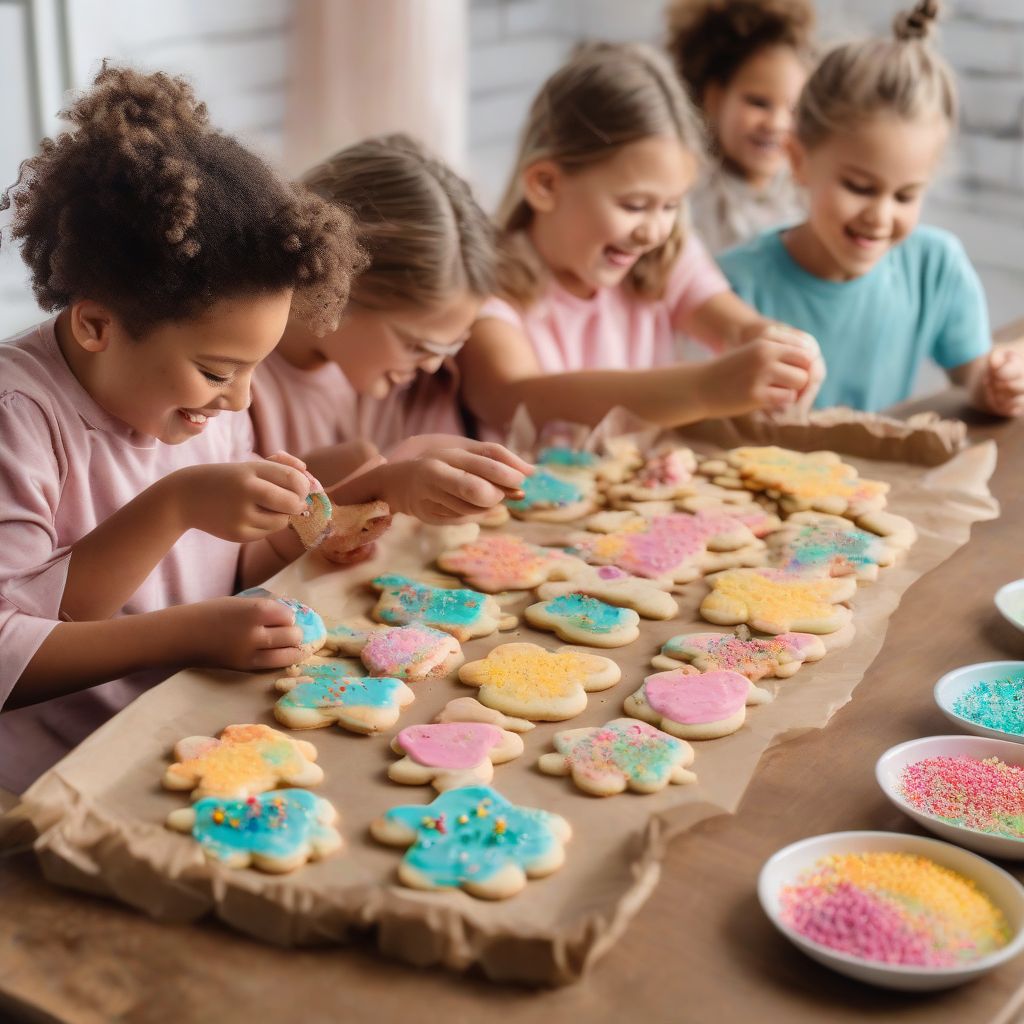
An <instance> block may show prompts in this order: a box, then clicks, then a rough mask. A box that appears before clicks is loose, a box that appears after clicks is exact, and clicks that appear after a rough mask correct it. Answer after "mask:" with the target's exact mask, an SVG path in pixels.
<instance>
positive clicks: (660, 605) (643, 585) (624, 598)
mask: <svg viewBox="0 0 1024 1024" xmlns="http://www.w3.org/2000/svg"><path fill="white" fill-rule="evenodd" d="M577 564H578V565H579V568H578V569H576V568H573V569H571V570H569V575H568V578H567V579H559V580H554V581H551V582H548V583H542V584H541V585H540V586H539V587H538V588H537V594H538V596H539V597H540V598H541V599H542V600H544V601H550V600H551V598H553V597H561V596H562V595H563V594H587V595H588V596H590V597H596V598H599V599H600V600H602V601H606V602H607V603H608V604H615V605H619V606H621V607H623V608H632V609H633V611H635V612H638V613H639V614H640V615H642V616H643V617H644V618H645V619H671V618H673V617H674V616H675V615H677V614H678V613H679V605H678V604H676V601H675V598H673V597H672V595H671V594H669V593H668V592H667V591H666V590H665V589H664V588H663V587H661V586H658V585H657V584H656V583H654V582H652V581H651V580H643V579H640V577H638V576H631V575H630V574H629V573H628V572H624V571H623V570H622V569H620V568H619V567H618V566H615V565H596V566H595V565H586V564H583V563H577Z"/></svg>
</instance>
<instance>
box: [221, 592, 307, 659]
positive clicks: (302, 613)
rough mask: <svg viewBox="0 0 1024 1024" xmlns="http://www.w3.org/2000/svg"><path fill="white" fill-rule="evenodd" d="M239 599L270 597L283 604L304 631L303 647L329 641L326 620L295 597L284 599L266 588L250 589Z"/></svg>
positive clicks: (240, 595) (241, 594)
mask: <svg viewBox="0 0 1024 1024" xmlns="http://www.w3.org/2000/svg"><path fill="white" fill-rule="evenodd" d="M238 596H239V597H269V598H270V599H271V600H272V601H277V603H278V604H283V605H284V606H285V607H286V608H290V609H291V610H292V611H293V612H294V613H295V625H296V626H298V627H299V629H301V630H302V646H303V647H306V646H311V645H316V646H317V647H319V646H320V645H321V644H322V643H323V642H324V640H326V639H327V627H326V626H325V625H324V620H323V619H322V618H320V616H319V615H318V614H317V613H316V612H315V611H313V609H312V608H310V607H309V606H308V605H305V604H303V603H302V602H301V601H296V600H295V598H293V597H282V596H281V595H280V594H275V593H273V592H272V591H269V590H267V589H266V588H265V587H250V588H249V589H248V590H243V591H242V592H241V593H240V594H239V595H238Z"/></svg>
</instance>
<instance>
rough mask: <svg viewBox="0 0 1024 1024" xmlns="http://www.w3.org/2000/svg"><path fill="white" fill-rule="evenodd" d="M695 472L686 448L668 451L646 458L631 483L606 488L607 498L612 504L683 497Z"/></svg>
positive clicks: (694, 466) (695, 461)
mask: <svg viewBox="0 0 1024 1024" xmlns="http://www.w3.org/2000/svg"><path fill="white" fill-rule="evenodd" d="M696 468H697V459H696V457H695V456H694V454H693V452H692V451H690V449H689V448H671V449H669V450H668V451H664V452H660V453H658V454H657V455H652V456H651V457H650V458H648V459H647V461H646V462H645V463H644V465H643V467H642V468H641V469H639V470H638V471H637V473H636V475H635V476H634V477H633V479H632V480H627V481H626V482H625V483H622V484H613V485H612V486H611V487H609V488H608V496H609V497H610V498H611V499H612V502H613V503H619V502H622V501H641V502H642V501H668V500H671V499H673V498H677V497H682V496H683V495H684V494H686V493H687V492H688V490H689V485H690V481H691V480H692V479H693V472H694V470H695V469H696Z"/></svg>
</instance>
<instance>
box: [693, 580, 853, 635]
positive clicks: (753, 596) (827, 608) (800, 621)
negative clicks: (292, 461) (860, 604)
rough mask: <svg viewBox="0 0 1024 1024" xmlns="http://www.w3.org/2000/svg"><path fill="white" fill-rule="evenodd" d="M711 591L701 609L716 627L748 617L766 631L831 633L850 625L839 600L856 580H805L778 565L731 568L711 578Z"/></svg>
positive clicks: (754, 626)
mask: <svg viewBox="0 0 1024 1024" xmlns="http://www.w3.org/2000/svg"><path fill="white" fill-rule="evenodd" d="M708 582H709V583H710V584H711V593H710V594H708V595H707V597H705V598H704V600H703V601H701V604H700V613H701V615H703V616H704V618H705V619H707V620H708V622H714V623H715V624H716V625H718V626H735V625H738V624H739V623H741V622H745V623H746V624H747V625H748V626H750V628H751V629H758V630H760V631H761V632H762V633H789V632H791V631H796V632H801V633H833V632H835V631H836V630H838V629H840V628H841V627H843V626H845V625H847V623H849V622H850V619H851V612H850V609H849V608H847V607H846V606H845V605H842V604H840V603H839V602H841V601H847V600H849V599H850V598H851V597H853V595H854V594H855V593H856V591H857V581H856V580H855V579H853V578H852V577H849V576H844V577H841V578H838V579H835V578H829V579H803V578H801V577H799V576H792V575H790V574H789V573H785V572H782V571H780V570H778V569H728V570H726V571H725V572H720V573H718V574H717V575H715V576H712V577H710V578H709V580H708Z"/></svg>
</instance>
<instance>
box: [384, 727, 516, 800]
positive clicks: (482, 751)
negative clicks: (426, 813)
mask: <svg viewBox="0 0 1024 1024" xmlns="http://www.w3.org/2000/svg"><path fill="white" fill-rule="evenodd" d="M391 749H392V750H393V751H394V752H395V753H396V754H404V755H405V756H404V757H403V758H402V760H401V761H396V762H395V763H394V764H393V765H391V767H390V768H388V778H389V779H391V781H392V782H401V783H404V784H405V785H409V786H422V785H425V784H426V783H428V782H429V783H431V784H432V785H433V787H434V789H436V790H438V791H440V792H444V790H446V789H454V788H455V787H456V786H471V785H474V784H475V785H486V784H487V783H488V782H490V781H491V779H493V778H494V766H495V765H496V764H504V762H505V761H511V760H512V759H513V758H515V757H518V756H519V755H520V754H521V753H522V752H523V741H522V739H521V738H520V737H519V736H517V735H516V734H515V733H514V732H510V731H509V730H507V729H502V728H500V727H499V726H497V725H490V724H488V723H486V722H433V723H431V724H429V725H410V726H407V727H406V728H405V729H403V730H402V731H401V732H400V733H399V734H398V735H397V736H396V737H395V738H394V739H393V740H392V741H391Z"/></svg>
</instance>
